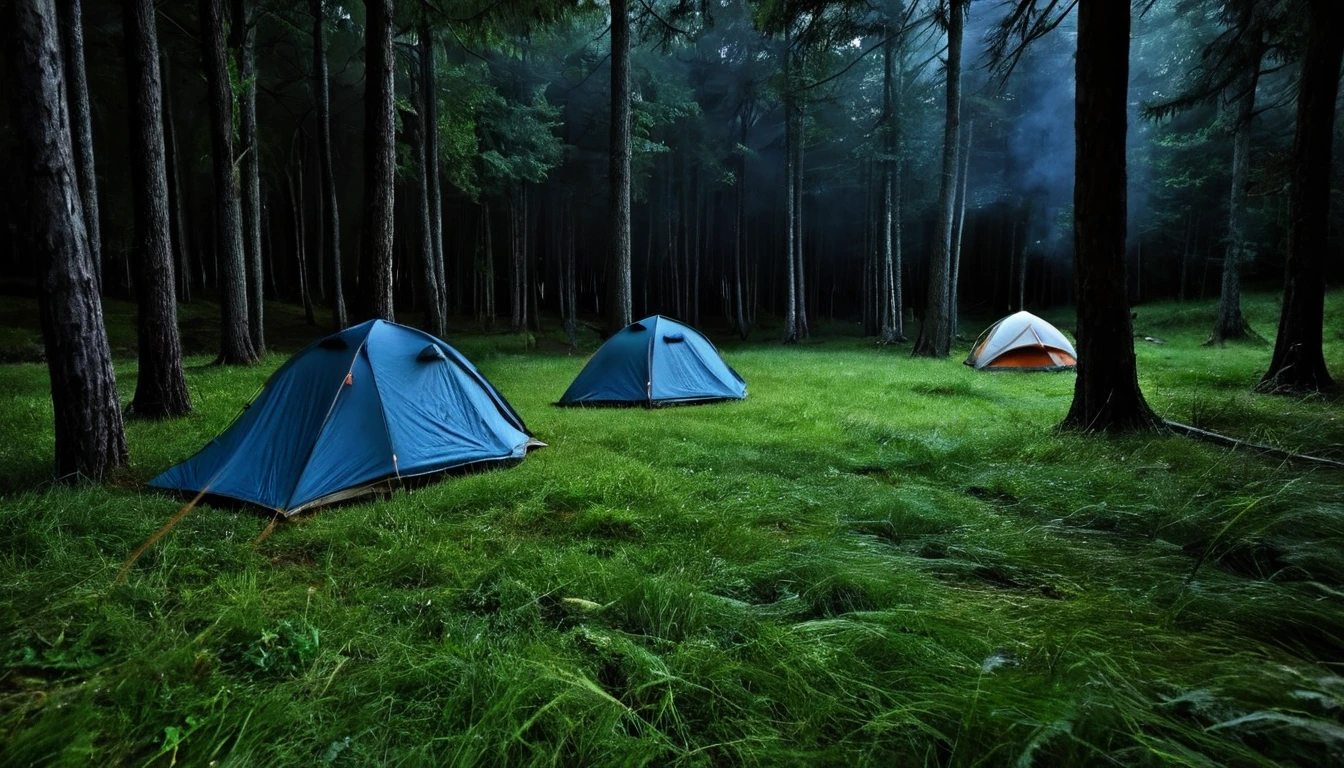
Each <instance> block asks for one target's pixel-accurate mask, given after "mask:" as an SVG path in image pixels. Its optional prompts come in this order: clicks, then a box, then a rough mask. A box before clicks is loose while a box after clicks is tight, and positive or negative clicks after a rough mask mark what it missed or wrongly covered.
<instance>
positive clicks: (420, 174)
mask: <svg viewBox="0 0 1344 768" xmlns="http://www.w3.org/2000/svg"><path fill="white" fill-rule="evenodd" d="M422 35H424V33H422ZM421 41H422V42H421V48H420V55H421V57H424V56H427V55H432V51H431V49H428V48H426V47H425V46H424V43H423V41H424V37H423V36H422V38H421ZM419 85H420V88H419V90H417V91H415V107H416V111H417V112H418V113H419V114H418V116H417V117H415V118H410V119H408V120H407V122H408V123H409V124H410V127H411V134H412V135H411V159H412V162H413V163H414V164H415V171H416V174H415V175H416V183H417V184H418V190H417V191H418V192H419V194H418V195H417V197H418V198H419V199H418V201H417V202H418V207H417V208H416V218H417V222H416V223H417V224H418V226H417V229H418V230H419V232H418V234H419V236H420V237H419V242H418V247H417V248H416V250H417V251H419V256H420V263H421V265H422V266H423V267H424V276H425V320H426V322H427V323H428V324H429V332H430V333H432V334H434V335H435V336H437V337H439V338H443V336H444V335H445V333H446V330H447V329H446V328H445V327H444V319H443V292H442V289H441V288H440V285H439V277H440V270H439V269H438V268H436V266H435V258H436V257H435V252H434V242H433V241H434V226H433V225H432V224H431V223H430V222H431V219H432V216H433V212H432V211H430V204H431V195H430V184H431V183H433V182H432V181H431V177H432V175H433V174H432V173H431V172H430V164H431V161H430V159H429V158H428V156H427V154H426V149H427V148H428V147H429V146H430V144H431V141H430V139H429V138H427V137H426V136H425V135H424V134H425V132H426V131H428V130H429V128H428V119H427V107H426V104H427V103H428V102H429V100H430V99H432V98H433V94H432V93H431V92H429V89H428V88H427V84H426V81H425V68H424V66H423V64H422V66H421V68H420V83H419Z"/></svg>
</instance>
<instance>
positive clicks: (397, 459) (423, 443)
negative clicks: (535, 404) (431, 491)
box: [149, 320, 544, 517]
mask: <svg viewBox="0 0 1344 768" xmlns="http://www.w3.org/2000/svg"><path fill="white" fill-rule="evenodd" d="M541 445H544V443H540V442H537V441H536V440H533V439H532V436H531V434H530V433H529V432H528V431H527V427H526V426H525V425H524V424H523V420H522V419H521V418H519V417H518V414H517V413H516V412H515V411H514V410H513V408H512V407H511V406H510V405H509V404H508V402H507V401H506V400H505V399H504V397H503V396H502V395H500V394H499V392H498V391H497V390H496V389H495V388H494V387H493V386H491V385H490V382H488V381H486V380H485V377H483V376H481V374H480V372H479V371H477V370H476V368H475V367H474V366H472V364H471V363H470V362H468V361H467V359H466V358H465V357H463V356H462V355H461V354H459V353H458V352H457V350H455V349H453V348H452V347H450V346H448V345H447V344H446V343H444V342H443V341H441V340H439V339H437V338H435V337H433V336H431V335H429V334H427V333H424V332H423V331H418V330H416V329H414V328H407V327H406V326H402V325H396V324H395V323H388V322H384V321H382V320H370V321H369V322H366V323H362V324H360V325H356V326H353V327H351V328H347V329H346V330H344V331H341V332H340V333H337V334H334V335H332V336H328V337H327V338H325V339H322V340H321V341H319V342H317V343H315V344H312V345H310V346H309V347H307V348H306V349H304V350H303V351H302V352H299V353H298V354H297V355H294V357H292V358H290V359H289V360H288V361H287V362H286V363H285V364H284V365H282V366H281V367H280V368H279V370H277V371H276V372H275V373H274V374H272V375H271V377H270V379H268V380H267V381H266V384H265V386H264V387H263V388H262V391H261V394H260V395H258V396H257V398H256V399H255V400H254V401H252V402H251V403H250V404H248V406H247V407H246V410H244V411H243V413H242V415H241V416H239V417H238V418H237V420H235V421H234V422H233V424H231V425H230V426H229V428H228V429H226V430H225V431H224V432H223V433H222V434H220V435H219V436H218V437H216V438H215V439H214V440H211V441H210V442H209V443H207V444H206V446H205V447H204V448H202V449H201V450H200V452H199V453H197V454H196V455H195V456H192V457H191V458H190V459H187V460H186V461H184V462H182V463H181V464H178V465H177V466H175V467H173V468H172V469H170V470H168V471H167V472H164V473H163V474H162V475H159V476H158V477H156V478H154V479H153V480H151V481H150V483H149V484H150V485H151V486H154V487H157V488H166V489H174V490H180V491H192V492H207V493H210V494H214V495H218V496H224V497H228V498H231V499H238V500H242V501H246V502H251V503H253V504H256V505H259V506H262V507H266V508H267V509H271V510H274V511H275V512H277V513H280V514H282V515H285V516H286V517H288V516H290V515H293V514H296V513H298V512H301V511H303V510H305V509H311V508H313V507H317V506H321V505H323V504H329V503H331V502H335V501H340V500H342V499H347V498H352V497H355V496H359V495H361V494H363V493H369V492H372V491H373V490H374V488H375V487H376V486H377V485H378V484H380V483H381V482H384V481H387V480H389V479H392V478H407V477H414V476H420V475H429V474H431V473H435V472H441V471H444V470H449V469H455V468H460V467H466V466H470V465H480V464H486V463H490V462H502V461H509V460H521V459H522V458H523V457H524V456H526V454H527V451H528V449H529V448H532V447H537V446H541Z"/></svg>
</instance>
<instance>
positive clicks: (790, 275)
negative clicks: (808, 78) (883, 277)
mask: <svg viewBox="0 0 1344 768" xmlns="http://www.w3.org/2000/svg"><path fill="white" fill-rule="evenodd" d="M784 41H785V44H784V233H785V234H784V261H785V262H786V263H787V264H788V268H787V269H786V270H785V273H784V282H785V284H786V286H787V288H786V298H785V304H784V343H785V344H797V343H798V280H797V278H796V277H795V274H794V273H795V271H796V269H797V265H796V263H795V260H794V248H795V247H796V246H795V244H794V238H795V237H796V236H797V231H796V230H795V228H794V210H793V207H794V206H795V205H796V204H797V198H796V197H795V195H794V194H793V185H794V183H795V181H796V177H795V176H794V173H793V163H794V151H793V144H794V142H795V141H797V140H798V138H797V129H796V128H795V127H794V118H793V112H794V108H793V99H794V96H793V87H794V83H793V53H792V50H791V49H792V45H793V35H792V31H791V30H785V34H784Z"/></svg>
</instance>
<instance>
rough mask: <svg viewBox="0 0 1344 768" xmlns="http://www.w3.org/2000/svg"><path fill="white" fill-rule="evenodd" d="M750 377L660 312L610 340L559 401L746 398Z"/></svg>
mask: <svg viewBox="0 0 1344 768" xmlns="http://www.w3.org/2000/svg"><path fill="white" fill-rule="evenodd" d="M746 396H747V382H746V381H745V380H743V378H742V377H741V376H739V375H738V374H737V371H734V370H733V369H732V368H731V367H729V365H728V364H727V363H725V362H724V361H723V358H722V357H720V356H719V351H718V350H717V349H715V348H714V345H713V344H712V343H710V341H709V339H707V338H705V337H704V336H703V335H701V333H700V332H699V331H697V330H695V329H694V328H692V327H690V326H688V325H683V324H681V323H679V322H677V321H676V320H673V319H671V318H667V317H663V316H662V315H654V316H652V317H646V318H644V319H643V320H640V321H638V322H634V323H631V324H630V325H628V326H626V327H625V328H623V329H621V331H620V332H619V333H617V334H616V335H615V336H612V337H611V338H610V339H607V342H606V343H605V344H603V345H602V347H601V348H600V349H598V350H597V352H596V353H594V354H593V357H592V359H591V360H589V361H588V364H587V365H586V366H584V368H583V370H582V371H580V372H579V375H578V377H577V378H575V379H574V383H573V384H570V385H569V389H568V390H567V391H566V392H565V394H564V396H563V397H561V398H560V402H558V403H556V405H562V406H563V405H643V406H645V407H652V406H657V405H670V404H676V403H705V402H713V401H716V400H742V399H744V398H746Z"/></svg>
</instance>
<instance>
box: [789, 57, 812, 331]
mask: <svg viewBox="0 0 1344 768" xmlns="http://www.w3.org/2000/svg"><path fill="white" fill-rule="evenodd" d="M795 71H796V72H798V73H799V74H801V72H802V62H801V61H799V62H796V69H795ZM793 110H794V118H793V152H794V158H793V248H794V256H793V258H794V262H795V264H794V269H793V275H794V281H795V283H796V285H795V287H794V290H793V295H794V298H795V299H796V300H797V302H798V309H797V311H796V312H795V317H796V318H797V329H798V338H799V339H806V338H807V337H808V335H809V334H810V329H809V328H808V324H807V275H806V266H805V264H804V262H803V247H804V246H805V244H806V243H805V241H804V239H803V145H804V144H805V143H806V139H805V126H806V120H807V116H806V113H805V112H804V104H803V99H802V98H795V100H794V103H793Z"/></svg>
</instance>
